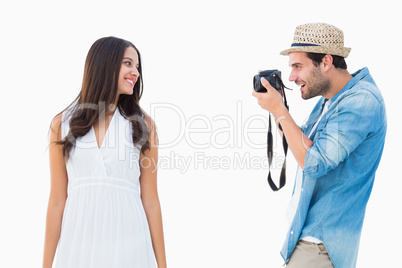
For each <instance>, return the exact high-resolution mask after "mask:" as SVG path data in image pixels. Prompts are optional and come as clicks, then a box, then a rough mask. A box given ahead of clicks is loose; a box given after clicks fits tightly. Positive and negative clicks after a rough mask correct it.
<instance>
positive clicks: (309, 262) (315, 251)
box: [286, 240, 334, 268]
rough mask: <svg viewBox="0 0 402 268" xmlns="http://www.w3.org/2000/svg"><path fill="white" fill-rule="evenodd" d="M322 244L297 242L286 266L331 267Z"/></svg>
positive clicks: (299, 267) (305, 267)
mask: <svg viewBox="0 0 402 268" xmlns="http://www.w3.org/2000/svg"><path fill="white" fill-rule="evenodd" d="M333 267H334V266H333V265H332V262H331V260H330V258H329V255H328V252H327V250H326V249H325V246H324V244H315V243H311V242H307V241H303V240H299V242H297V245H296V248H295V250H294V251H293V253H292V255H291V256H290V260H289V262H288V263H287V265H286V268H333Z"/></svg>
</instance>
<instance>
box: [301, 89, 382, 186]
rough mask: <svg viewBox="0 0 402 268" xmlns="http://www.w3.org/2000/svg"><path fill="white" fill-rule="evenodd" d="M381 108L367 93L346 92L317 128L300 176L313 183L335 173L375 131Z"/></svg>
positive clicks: (361, 91) (377, 101)
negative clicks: (311, 180)
mask: <svg viewBox="0 0 402 268" xmlns="http://www.w3.org/2000/svg"><path fill="white" fill-rule="evenodd" d="M381 112H382V111H381V104H380V102H379V100H378V99H377V98H376V96H374V95H373V94H372V93H371V92H370V91H369V90H364V89H363V90H362V89H360V90H353V91H352V92H347V93H345V94H343V95H341V96H339V98H338V99H337V101H336V102H335V103H333V108H332V107H331V108H330V109H329V110H328V112H327V115H326V116H325V117H323V122H320V123H319V124H318V126H317V132H316V134H315V136H314V144H313V146H311V147H310V148H309V149H308V150H307V153H306V156H305V165H304V170H303V173H304V175H305V176H307V177H309V178H312V179H316V178H319V177H321V176H323V175H325V174H327V173H328V172H329V171H330V170H332V169H335V168H336V167H337V166H338V165H339V164H340V163H341V162H342V161H343V160H345V159H346V158H347V157H348V156H349V155H350V154H351V153H352V152H353V151H354V150H355V149H356V148H357V147H358V146H359V145H360V144H361V143H362V142H363V141H364V140H365V139H367V138H368V137H369V136H370V133H373V132H374V131H375V129H376V128H377V124H376V121H377V120H380V118H381V115H380V113H381Z"/></svg>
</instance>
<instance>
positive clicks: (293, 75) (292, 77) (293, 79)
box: [289, 71, 297, 82]
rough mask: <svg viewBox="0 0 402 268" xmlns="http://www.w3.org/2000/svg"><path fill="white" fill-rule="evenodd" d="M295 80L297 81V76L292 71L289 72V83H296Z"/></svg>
mask: <svg viewBox="0 0 402 268" xmlns="http://www.w3.org/2000/svg"><path fill="white" fill-rule="evenodd" d="M296 80H297V75H296V74H295V73H294V72H293V71H292V72H290V75H289V81H290V82H293V81H296Z"/></svg>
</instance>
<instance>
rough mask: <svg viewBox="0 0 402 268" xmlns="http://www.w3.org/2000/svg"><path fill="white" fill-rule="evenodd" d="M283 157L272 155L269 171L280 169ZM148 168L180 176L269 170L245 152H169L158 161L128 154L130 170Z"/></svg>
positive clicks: (264, 160)
mask: <svg viewBox="0 0 402 268" xmlns="http://www.w3.org/2000/svg"><path fill="white" fill-rule="evenodd" d="M284 161H285V157H283V156H277V155H276V153H274V157H273V162H272V163H271V169H281V168H282V166H283V163H284ZM133 167H136V168H140V167H141V168H150V169H151V170H152V172H155V171H156V170H157V169H165V170H173V169H175V170H178V171H179V172H180V173H181V174H184V173H186V172H187V171H188V170H189V169H195V170H197V169H203V170H206V169H208V170H236V169H241V170H250V169H253V170H256V169H266V170H268V168H269V163H268V158H267V157H261V156H255V155H251V153H249V152H247V153H244V154H240V153H239V152H234V153H233V155H231V156H214V155H212V156H211V155H207V154H206V153H204V152H194V154H193V155H187V156H184V155H180V154H176V153H175V152H170V154H169V155H167V156H161V157H158V159H153V158H148V157H143V158H140V157H139V154H136V153H132V154H130V168H133Z"/></svg>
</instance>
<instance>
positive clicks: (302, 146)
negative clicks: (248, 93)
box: [253, 78, 313, 169]
mask: <svg viewBox="0 0 402 268" xmlns="http://www.w3.org/2000/svg"><path fill="white" fill-rule="evenodd" d="M261 83H262V85H263V86H264V87H265V88H266V89H267V92H266V93H258V92H256V91H254V90H253V96H254V97H256V98H257V100H258V104H259V105H260V106H261V107H262V108H263V109H265V110H267V111H269V112H270V113H272V114H273V115H274V117H275V119H276V121H277V123H280V124H281V126H282V130H283V133H284V135H285V137H286V141H287V143H288V146H289V148H290V150H291V151H292V154H293V155H294V157H295V159H296V161H297V163H298V164H299V166H300V167H301V168H302V169H304V161H305V157H306V153H307V150H308V148H310V147H311V146H312V145H313V142H312V141H311V140H310V139H309V138H308V137H307V136H306V135H305V134H304V133H303V132H302V131H301V129H300V128H299V126H298V125H297V124H296V123H295V121H294V120H293V118H292V116H291V115H290V113H289V111H288V110H287V109H286V107H285V104H284V103H283V100H282V96H281V95H280V94H279V93H278V91H276V90H275V89H274V88H273V87H272V86H271V85H270V84H269V82H268V81H267V80H265V79H264V78H261Z"/></svg>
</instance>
